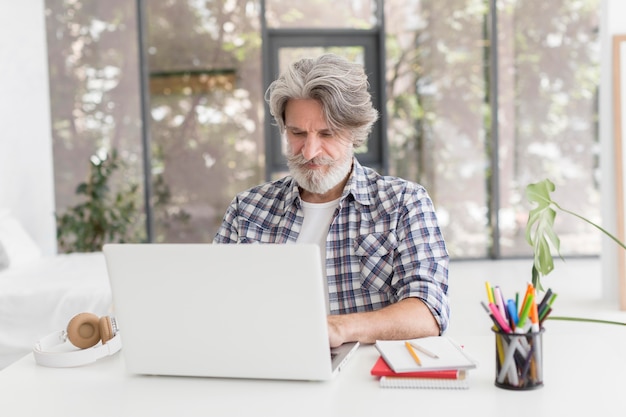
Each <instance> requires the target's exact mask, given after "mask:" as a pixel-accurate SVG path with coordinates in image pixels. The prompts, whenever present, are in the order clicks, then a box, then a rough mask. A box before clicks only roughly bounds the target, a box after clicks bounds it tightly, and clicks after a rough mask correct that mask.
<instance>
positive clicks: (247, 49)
mask: <svg viewBox="0 0 626 417" xmlns="http://www.w3.org/2000/svg"><path fill="white" fill-rule="evenodd" d="M146 6H147V8H148V10H147V11H148V16H147V17H148V22H149V27H150V30H149V34H148V41H147V42H148V48H149V49H148V50H149V71H150V86H151V97H150V107H151V115H152V120H151V123H150V133H151V139H152V145H151V146H152V148H151V153H152V178H153V185H152V189H153V200H152V205H153V208H154V220H155V224H154V230H155V240H156V241H157V242H210V241H211V240H212V239H213V236H214V235H215V232H216V231H217V228H218V227H219V224H220V223H221V220H222V216H223V214H224V212H225V211H226V207H227V205H228V204H229V203H230V201H231V200H232V198H233V197H234V196H235V194H236V193H237V192H239V191H242V190H244V189H246V188H248V187H250V186H252V185H256V184H258V183H260V182H262V180H263V179H264V158H263V150H264V142H263V114H264V112H263V91H262V77H261V68H262V65H261V55H260V45H261V34H260V29H259V27H260V25H259V16H258V15H257V14H256V8H255V7H254V4H253V3H250V4H247V3H245V2H238V3H228V7H226V6H225V5H224V3H223V2H192V3H189V2H147V3H146ZM181 28H185V30H181Z"/></svg>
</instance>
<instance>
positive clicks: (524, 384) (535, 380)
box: [493, 329, 544, 390]
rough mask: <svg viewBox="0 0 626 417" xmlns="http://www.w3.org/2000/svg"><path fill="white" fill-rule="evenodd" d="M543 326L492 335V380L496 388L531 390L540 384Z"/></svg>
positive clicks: (541, 384) (497, 332)
mask: <svg viewBox="0 0 626 417" xmlns="http://www.w3.org/2000/svg"><path fill="white" fill-rule="evenodd" d="M543 331H544V330H543V329H541V330H539V331H538V332H528V333H505V332H502V331H499V330H493V332H494V333H495V335H496V380H495V385H496V386H497V387H499V388H504V389H510V390H532V389H536V388H540V387H542V386H543V351H542V344H543V340H542V339H543Z"/></svg>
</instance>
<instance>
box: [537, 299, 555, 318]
mask: <svg viewBox="0 0 626 417" xmlns="http://www.w3.org/2000/svg"><path fill="white" fill-rule="evenodd" d="M555 299H556V294H554V293H553V294H552V295H551V296H550V299H549V300H548V302H547V303H545V304H544V306H543V308H542V309H541V310H539V321H542V320H543V319H545V317H546V316H547V315H548V311H550V310H552V303H554V300H555Z"/></svg>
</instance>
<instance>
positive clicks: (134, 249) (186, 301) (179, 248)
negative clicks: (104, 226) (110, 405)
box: [103, 244, 358, 380]
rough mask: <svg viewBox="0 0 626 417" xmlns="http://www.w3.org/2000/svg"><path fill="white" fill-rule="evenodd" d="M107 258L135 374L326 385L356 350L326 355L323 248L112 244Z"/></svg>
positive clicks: (118, 316) (116, 308)
mask: <svg viewBox="0 0 626 417" xmlns="http://www.w3.org/2000/svg"><path fill="white" fill-rule="evenodd" d="M103 252H104V255H105V259H106V264H107V269H108V273H109V279H110V283H111V290H112V295H113V309H114V315H115V318H116V320H117V323H118V326H119V331H120V336H121V340H122V355H123V356H124V362H125V365H126V368H127V370H128V371H129V372H130V373H134V374H148V375H176V376H195V377H222V378H251V379H289V380H328V379H331V378H332V377H333V376H335V375H336V374H337V373H338V372H339V370H340V369H341V368H342V367H343V366H344V365H345V364H346V362H347V361H348V359H349V358H350V357H351V355H352V353H353V352H354V351H355V350H356V349H357V347H358V343H349V344H344V345H343V346H341V347H340V348H336V349H332V350H331V349H330V345H329V341H328V328H327V321H326V305H325V301H324V292H323V291H325V289H324V288H323V276H322V270H321V263H320V257H319V248H318V247H317V245H313V244H297V245H296V244H286V245H283V244H238V245H237V244H228V245H224V244H222V245H217V244H215V245H214V244H107V245H104V247H103ZM331 357H332V358H331Z"/></svg>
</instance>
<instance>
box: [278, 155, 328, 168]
mask: <svg viewBox="0 0 626 417" xmlns="http://www.w3.org/2000/svg"><path fill="white" fill-rule="evenodd" d="M287 162H289V163H291V164H294V165H298V166H302V165H305V164H308V163H312V164H315V165H333V164H335V162H336V161H335V160H334V159H332V158H329V157H324V156H319V157H315V158H313V159H306V158H305V157H304V156H303V155H302V154H298V155H289V156H287Z"/></svg>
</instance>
